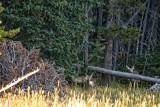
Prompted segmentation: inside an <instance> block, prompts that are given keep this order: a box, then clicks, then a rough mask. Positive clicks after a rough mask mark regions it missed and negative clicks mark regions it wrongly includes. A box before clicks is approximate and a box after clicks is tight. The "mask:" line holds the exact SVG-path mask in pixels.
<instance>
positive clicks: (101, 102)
mask: <svg viewBox="0 0 160 107" xmlns="http://www.w3.org/2000/svg"><path fill="white" fill-rule="evenodd" d="M0 107H160V92H158V91H147V90H146V89H138V88H137V89H135V90H132V89H130V88H128V87H126V86H122V85H119V84H113V85H112V86H111V87H110V88H107V87H96V88H94V89H92V88H80V87H77V86H76V87H75V86H72V87H70V88H69V89H68V92H67V94H66V96H65V97H63V98H59V97H58V91H55V93H54V94H52V95H51V96H48V95H44V91H42V90H40V91H39V92H35V91H32V92H30V91H26V92H24V91H22V90H18V94H10V93H8V94H7V93H5V94H4V95H3V96H1V97H0Z"/></svg>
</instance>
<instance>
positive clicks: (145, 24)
mask: <svg viewBox="0 0 160 107" xmlns="http://www.w3.org/2000/svg"><path fill="white" fill-rule="evenodd" d="M149 6H150V0H149V2H148V5H147V9H146V13H145V18H144V22H143V31H142V35H143V36H142V38H141V44H140V55H142V52H143V42H144V34H145V32H146V26H147V19H148V12H149Z"/></svg>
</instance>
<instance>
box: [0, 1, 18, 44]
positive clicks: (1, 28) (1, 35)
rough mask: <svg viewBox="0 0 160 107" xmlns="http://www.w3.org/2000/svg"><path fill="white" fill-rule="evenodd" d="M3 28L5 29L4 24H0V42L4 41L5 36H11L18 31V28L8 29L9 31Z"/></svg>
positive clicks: (1, 9)
mask: <svg viewBox="0 0 160 107" xmlns="http://www.w3.org/2000/svg"><path fill="white" fill-rule="evenodd" d="M3 10H4V8H3V7H2V3H1V2H0V13H2V11H3ZM0 24H2V21H1V20H0ZM4 29H5V26H0V42H6V41H7V38H12V37H13V36H15V35H16V34H17V33H18V32H19V31H20V28H17V29H13V30H9V31H5V30H4ZM6 37H7V38H6Z"/></svg>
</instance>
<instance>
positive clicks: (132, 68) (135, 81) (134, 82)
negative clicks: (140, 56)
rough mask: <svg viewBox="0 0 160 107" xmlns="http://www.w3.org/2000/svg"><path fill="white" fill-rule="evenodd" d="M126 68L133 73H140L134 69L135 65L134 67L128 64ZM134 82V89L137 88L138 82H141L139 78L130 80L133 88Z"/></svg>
mask: <svg viewBox="0 0 160 107" xmlns="http://www.w3.org/2000/svg"><path fill="white" fill-rule="evenodd" d="M126 68H127V69H128V70H129V71H130V72H131V73H133V74H139V73H138V72H137V71H135V70H134V66H132V67H131V68H130V67H128V66H127V65H126ZM132 82H133V88H134V89H135V87H138V82H139V80H137V79H132V80H131V81H130V86H131V88H132Z"/></svg>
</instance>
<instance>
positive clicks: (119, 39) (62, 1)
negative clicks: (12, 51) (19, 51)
mask: <svg viewBox="0 0 160 107" xmlns="http://www.w3.org/2000/svg"><path fill="white" fill-rule="evenodd" d="M2 6H3V7H4V11H3V12H2V13H1V14H0V17H1V20H2V22H3V23H2V25H4V26H5V30H10V29H15V28H20V29H21V30H20V32H19V33H18V34H17V35H16V36H14V37H13V38H12V40H14V41H21V42H22V44H23V45H24V47H25V48H27V49H32V48H33V47H34V48H39V49H40V56H41V57H40V58H41V59H43V60H46V61H47V62H49V63H52V62H54V61H55V62H56V65H57V67H58V66H60V67H62V68H65V69H66V72H65V74H66V76H67V77H68V78H70V77H71V75H76V76H78V75H81V74H91V73H92V72H93V71H92V72H91V71H89V70H88V69H87V68H86V66H88V65H94V66H99V67H104V68H107V69H113V70H119V71H124V72H129V71H127V69H126V65H128V66H134V65H135V69H136V70H137V71H138V72H139V74H141V75H147V76H151V77H154V76H157V75H160V43H159V42H160V21H159V19H160V1H159V0H2ZM73 63H79V64H82V65H84V68H83V69H81V70H80V71H81V72H80V71H77V69H76V68H75V67H74V65H73ZM101 78H102V80H105V81H106V83H103V85H106V84H108V82H109V79H110V76H108V75H102V77H101ZM113 80H115V77H113ZM116 80H120V81H121V82H124V83H125V82H126V81H125V80H123V79H120V78H116ZM142 85H143V83H142Z"/></svg>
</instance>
